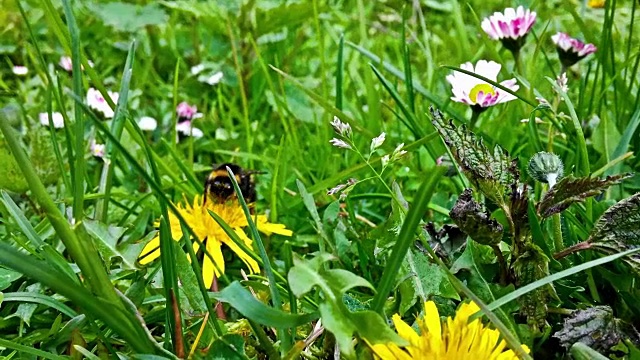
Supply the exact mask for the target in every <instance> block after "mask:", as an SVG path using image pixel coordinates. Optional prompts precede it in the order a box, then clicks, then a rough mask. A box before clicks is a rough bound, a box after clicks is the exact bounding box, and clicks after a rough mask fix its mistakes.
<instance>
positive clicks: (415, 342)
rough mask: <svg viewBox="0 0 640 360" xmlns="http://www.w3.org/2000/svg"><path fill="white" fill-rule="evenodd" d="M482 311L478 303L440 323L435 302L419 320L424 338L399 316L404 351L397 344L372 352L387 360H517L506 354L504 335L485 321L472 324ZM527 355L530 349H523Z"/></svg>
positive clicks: (510, 352) (397, 323)
mask: <svg viewBox="0 0 640 360" xmlns="http://www.w3.org/2000/svg"><path fill="white" fill-rule="evenodd" d="M479 310H480V308H479V307H478V305H476V304H475V303H473V302H471V303H466V304H462V305H461V306H460V309H458V311H457V313H456V316H455V318H453V319H452V318H451V317H449V318H447V320H446V321H445V322H443V323H441V322H440V314H439V313H438V308H437V307H436V305H435V303H434V302H433V301H427V302H426V303H425V304H424V313H425V315H424V317H423V318H421V319H419V320H417V324H418V327H419V329H420V334H418V333H417V332H416V331H415V330H414V329H413V328H412V327H411V326H409V325H408V324H407V323H405V322H404V321H402V319H401V318H400V316H399V315H398V314H395V315H394V316H393V318H392V319H393V323H394V325H395V327H396V330H397V331H398V335H400V337H402V338H403V339H405V340H407V342H408V343H409V345H408V346H406V347H404V348H401V347H399V346H398V345H396V344H394V343H389V344H375V345H372V346H371V348H372V350H373V352H374V354H375V355H376V357H377V358H379V359H383V360H396V359H398V360H405V359H406V360H410V359H418V360H517V359H518V356H517V355H516V353H515V352H514V351H513V350H506V351H505V348H506V346H507V343H506V341H504V340H502V339H500V332H499V331H498V330H495V329H490V328H487V327H485V326H484V325H483V324H482V322H481V320H480V319H479V318H478V319H475V320H473V321H471V322H469V318H470V317H471V316H472V315H473V314H475V313H476V312H478V311H479ZM522 347H523V349H524V350H525V351H526V352H529V349H528V348H527V347H526V346H524V345H523V346H522Z"/></svg>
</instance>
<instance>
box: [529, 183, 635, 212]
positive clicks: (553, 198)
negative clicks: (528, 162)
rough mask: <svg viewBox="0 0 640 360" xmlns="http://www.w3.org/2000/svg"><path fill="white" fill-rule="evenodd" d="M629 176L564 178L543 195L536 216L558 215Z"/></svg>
mask: <svg viewBox="0 0 640 360" xmlns="http://www.w3.org/2000/svg"><path fill="white" fill-rule="evenodd" d="M630 176H631V175H630V174H623V175H615V176H607V177H606V178H604V179H597V178H588V177H585V178H574V177H572V176H568V177H565V178H563V179H562V180H560V181H559V182H558V183H557V184H556V185H555V186H554V187H552V188H551V189H549V191H548V192H547V193H546V194H545V195H544V197H543V198H542V200H541V201H540V203H539V204H538V214H540V215H541V216H543V217H549V216H551V215H553V214H558V213H560V212H562V211H563V210H565V209H566V208H568V207H569V206H571V204H573V203H576V202H579V201H582V200H584V199H586V198H588V197H591V196H595V195H598V194H600V192H602V191H603V190H606V189H607V188H608V187H609V186H611V185H615V184H619V183H620V182H621V181H622V180H624V179H626V178H628V177H630Z"/></svg>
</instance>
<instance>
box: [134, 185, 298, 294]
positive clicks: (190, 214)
mask: <svg viewBox="0 0 640 360" xmlns="http://www.w3.org/2000/svg"><path fill="white" fill-rule="evenodd" d="M176 207H177V209H178V212H179V213H180V215H181V216H182V217H183V218H184V220H185V221H186V223H187V224H188V225H189V227H190V228H191V229H192V230H193V233H194V235H195V236H197V237H198V239H200V240H201V241H202V242H203V243H204V244H205V246H206V250H207V252H208V253H209V254H210V255H211V257H209V256H207V255H205V256H204V261H203V265H202V277H203V279H204V283H205V286H207V287H210V286H211V284H212V283H213V277H214V275H215V276H220V275H221V274H224V272H225V263H224V256H223V255H222V251H223V248H222V245H225V246H226V247H227V248H229V249H230V250H231V251H233V252H234V253H235V254H236V255H238V257H239V258H240V260H242V262H244V264H245V265H246V266H247V268H248V269H249V271H250V272H251V273H257V272H259V271H260V267H259V266H258V263H257V262H256V261H255V260H254V259H253V258H252V257H251V256H250V255H249V254H247V253H246V252H245V251H244V250H243V249H242V248H241V247H240V246H238V245H237V244H236V243H235V242H234V241H233V240H231V238H229V236H228V235H227V233H226V232H225V231H224V229H222V227H220V225H218V223H217V222H216V221H215V220H214V219H213V217H211V215H210V214H209V211H211V212H213V213H215V214H216V215H218V216H219V217H220V218H222V220H224V222H226V223H227V224H228V225H229V227H231V228H232V229H233V231H234V232H235V233H236V234H237V235H238V237H239V238H240V239H241V240H242V241H243V243H244V244H245V245H246V246H247V247H248V248H249V249H251V246H252V240H251V239H250V238H249V237H248V236H247V234H246V233H245V231H244V228H246V227H247V226H248V225H249V224H248V222H247V218H246V216H245V214H244V212H243V210H242V207H241V206H240V204H239V203H238V201H237V199H235V200H234V199H230V200H229V201H226V202H224V203H220V202H215V201H207V202H206V204H204V205H203V198H202V196H196V197H195V198H194V199H193V204H188V203H186V204H184V205H182V204H178V205H176ZM256 220H257V221H256V226H257V228H258V230H259V231H260V232H262V233H264V234H266V235H271V234H280V235H284V236H291V235H293V232H292V231H291V230H289V229H287V228H286V227H285V226H284V225H282V224H274V223H270V222H269V221H268V220H267V216H266V215H257V217H256ZM169 226H170V228H171V235H172V236H173V239H174V240H176V241H178V240H180V239H181V238H182V235H183V234H182V227H181V225H180V220H178V218H177V217H176V216H175V215H174V214H173V213H172V212H169ZM193 246H194V251H196V252H197V251H198V250H199V248H200V245H199V244H198V243H197V242H194V243H193ZM159 256H160V236H159V235H158V236H156V237H155V238H153V239H152V240H151V241H150V242H149V243H147V245H146V246H145V247H144V249H142V252H141V253H140V256H139V259H140V264H142V265H146V264H148V263H150V262H152V261H153V260H155V259H157V258H158V257H159Z"/></svg>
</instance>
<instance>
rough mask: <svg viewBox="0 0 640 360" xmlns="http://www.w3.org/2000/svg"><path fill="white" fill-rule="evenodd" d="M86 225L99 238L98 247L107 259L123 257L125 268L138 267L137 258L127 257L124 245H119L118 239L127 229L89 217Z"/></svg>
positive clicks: (132, 268)
mask: <svg viewBox="0 0 640 360" xmlns="http://www.w3.org/2000/svg"><path fill="white" fill-rule="evenodd" d="M84 227H85V229H87V232H88V233H89V234H90V235H91V236H92V237H93V238H94V239H95V240H97V241H96V247H97V248H98V250H99V251H100V253H101V254H102V256H103V257H105V260H107V259H108V260H111V259H112V258H114V257H119V258H121V259H122V264H123V265H124V266H123V267H124V268H125V269H128V270H135V269H137V268H138V267H137V266H136V264H135V259H131V258H130V257H127V256H126V255H125V254H124V253H123V252H122V250H123V249H122V247H121V246H119V245H118V240H119V239H120V238H121V237H122V235H123V234H124V233H125V231H126V230H127V229H125V228H123V227H118V226H113V225H106V224H104V223H101V222H99V221H95V220H88V219H87V220H85V221H84Z"/></svg>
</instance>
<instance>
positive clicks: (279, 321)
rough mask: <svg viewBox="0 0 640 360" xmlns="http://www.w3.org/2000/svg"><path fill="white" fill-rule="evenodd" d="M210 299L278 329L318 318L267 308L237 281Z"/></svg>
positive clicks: (213, 294)
mask: <svg viewBox="0 0 640 360" xmlns="http://www.w3.org/2000/svg"><path fill="white" fill-rule="evenodd" d="M211 297H213V298H214V299H216V300H219V301H222V302H226V303H228V304H229V305H231V306H232V307H233V308H234V309H236V310H237V311H238V312H239V313H240V314H242V315H243V316H245V317H247V318H249V319H251V320H253V321H255V322H257V323H259V324H262V325H266V326H271V327H275V328H278V329H286V328H290V327H294V326H300V325H305V324H308V323H310V322H311V321H313V320H315V319H317V318H318V314H302V315H293V314H289V313H286V312H284V311H281V310H277V309H274V308H272V307H270V306H267V305H265V304H264V303H262V302H260V301H258V300H257V299H256V298H255V297H254V296H253V295H252V294H251V292H250V291H249V290H247V289H245V288H244V287H243V286H242V285H240V283H239V282H237V281H234V282H232V283H231V284H230V285H229V286H227V287H226V288H224V289H223V290H222V291H219V292H215V293H211Z"/></svg>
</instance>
